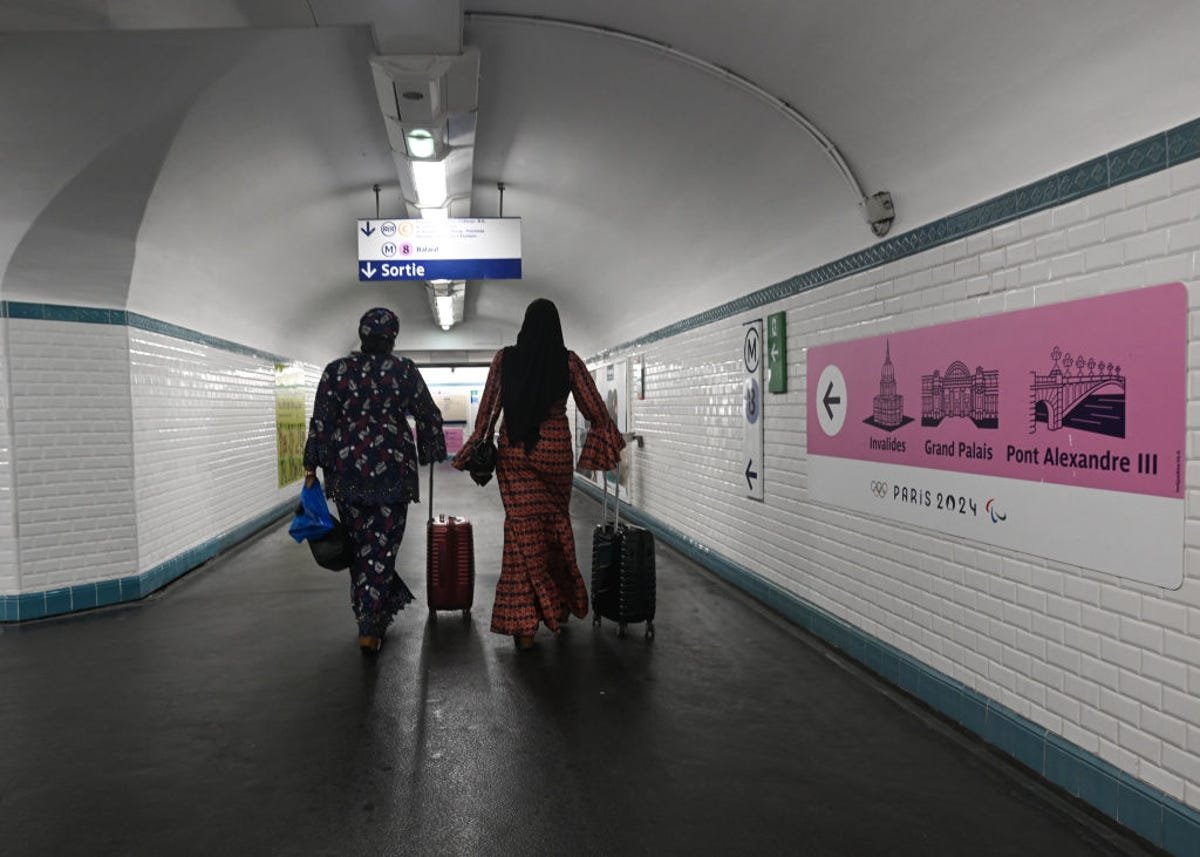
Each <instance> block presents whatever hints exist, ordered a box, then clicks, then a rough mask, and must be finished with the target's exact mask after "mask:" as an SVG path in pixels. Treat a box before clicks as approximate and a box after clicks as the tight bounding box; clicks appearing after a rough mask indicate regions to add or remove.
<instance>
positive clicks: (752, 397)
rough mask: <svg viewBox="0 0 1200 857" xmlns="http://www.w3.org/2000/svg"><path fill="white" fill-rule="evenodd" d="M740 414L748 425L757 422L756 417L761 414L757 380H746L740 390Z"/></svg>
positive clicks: (760, 391) (760, 396) (760, 393)
mask: <svg viewBox="0 0 1200 857" xmlns="http://www.w3.org/2000/svg"><path fill="white" fill-rule="evenodd" d="M742 413H743V414H744V415H745V416H746V422H748V423H750V425H754V424H755V423H756V422H758V415H759V414H761V413H762V390H760V389H759V386H758V379H757V378H747V379H746V384H745V386H744V387H743V388H742Z"/></svg>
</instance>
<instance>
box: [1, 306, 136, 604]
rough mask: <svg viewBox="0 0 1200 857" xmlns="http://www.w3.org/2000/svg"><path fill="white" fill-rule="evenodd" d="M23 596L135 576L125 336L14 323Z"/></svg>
mask: <svg viewBox="0 0 1200 857" xmlns="http://www.w3.org/2000/svg"><path fill="white" fill-rule="evenodd" d="M8 336H9V343H8V344H9V349H8V354H9V358H10V361H11V365H10V375H9V377H10V379H11V381H10V383H11V389H10V396H11V398H10V404H11V408H12V428H13V438H12V440H13V444H12V448H13V456H14V459H15V462H16V479H15V485H16V494H17V503H16V514H17V526H18V528H19V542H20V548H19V549H20V575H21V579H20V584H21V589H22V591H25V592H34V591H42V590H52V589H58V588H61V587H64V586H69V585H71V584H75V583H84V582H92V581H98V580H107V579H111V578H117V577H122V576H125V575H129V574H133V573H134V571H135V570H136V566H137V524H136V521H135V515H134V510H133V426H132V422H131V417H130V403H129V364H128V351H127V341H126V334H125V329H124V328H123V327H118V326H112V325H104V324H76V323H70V322H55V321H32V320H24V319H9V320H8Z"/></svg>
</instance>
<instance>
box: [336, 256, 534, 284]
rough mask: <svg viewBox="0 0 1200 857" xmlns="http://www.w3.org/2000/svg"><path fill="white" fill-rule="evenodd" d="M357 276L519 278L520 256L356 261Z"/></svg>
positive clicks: (439, 278)
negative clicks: (505, 257)
mask: <svg viewBox="0 0 1200 857" xmlns="http://www.w3.org/2000/svg"><path fill="white" fill-rule="evenodd" d="M358 279H359V280H361V281H363V282H366V281H368V280H519V279H521V260H520V259H451V260H442V259H431V260H428V261H424V262H374V261H367V262H359V263H358Z"/></svg>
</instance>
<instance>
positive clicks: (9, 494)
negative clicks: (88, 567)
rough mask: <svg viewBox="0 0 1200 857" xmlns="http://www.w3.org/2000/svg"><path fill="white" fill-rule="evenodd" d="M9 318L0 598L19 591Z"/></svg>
mask: <svg viewBox="0 0 1200 857" xmlns="http://www.w3.org/2000/svg"><path fill="white" fill-rule="evenodd" d="M8 370H9V359H8V319H3V318H0V595H15V594H17V593H18V592H19V591H20V586H21V579H20V570H19V567H18V565H17V532H16V506H15V504H14V502H13V494H14V492H13V476H14V474H13V448H12V429H11V421H12V409H11V407H10V395H9V382H8Z"/></svg>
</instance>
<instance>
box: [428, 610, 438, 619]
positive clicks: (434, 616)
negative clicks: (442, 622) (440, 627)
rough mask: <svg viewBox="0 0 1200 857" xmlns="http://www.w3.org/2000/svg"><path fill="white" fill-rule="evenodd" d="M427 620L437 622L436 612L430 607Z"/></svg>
mask: <svg viewBox="0 0 1200 857" xmlns="http://www.w3.org/2000/svg"><path fill="white" fill-rule="evenodd" d="M429 618H430V620H431V621H433V622H436V621H437V611H436V610H434V609H433V608H432V607H430V608H429Z"/></svg>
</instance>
